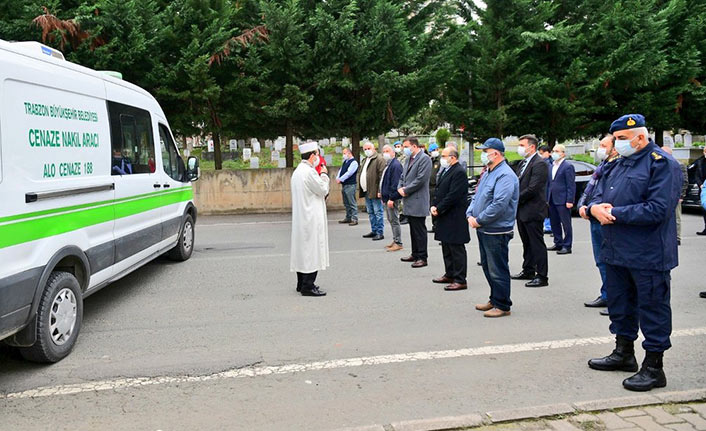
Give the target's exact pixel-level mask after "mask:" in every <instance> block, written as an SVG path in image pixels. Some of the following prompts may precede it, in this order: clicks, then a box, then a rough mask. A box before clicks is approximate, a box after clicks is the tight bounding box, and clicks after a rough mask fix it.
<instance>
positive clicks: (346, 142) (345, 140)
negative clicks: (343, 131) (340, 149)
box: [341, 138, 351, 147]
mask: <svg viewBox="0 0 706 431" xmlns="http://www.w3.org/2000/svg"><path fill="white" fill-rule="evenodd" d="M350 144H351V141H350V139H348V138H343V140H342V141H341V145H343V146H344V147H348V146H350Z"/></svg>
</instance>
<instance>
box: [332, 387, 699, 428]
mask: <svg viewBox="0 0 706 431" xmlns="http://www.w3.org/2000/svg"><path fill="white" fill-rule="evenodd" d="M696 401H706V389H692V390H688V391H673V392H663V393H655V394H649V395H648V394H645V395H633V396H627V397H619V398H606V399H603V400H592V401H576V402H573V403H570V404H569V403H559V404H549V405H542V406H533V407H525V408H517V409H506V410H495V411H489V412H485V413H472V414H468V415H462V416H445V417H439V418H431V419H418V420H408V421H400V422H392V423H389V424H385V425H370V426H363V427H353V428H343V429H339V430H338V431H383V430H384V431H451V430H460V429H472V428H478V427H481V426H485V425H494V424H498V423H506V422H516V421H523V420H531V419H540V418H548V417H556V416H562V415H574V414H581V413H585V412H598V411H606V410H615V409H623V408H629V407H640V406H649V405H658V404H669V403H686V402H696Z"/></svg>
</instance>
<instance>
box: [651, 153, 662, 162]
mask: <svg viewBox="0 0 706 431" xmlns="http://www.w3.org/2000/svg"><path fill="white" fill-rule="evenodd" d="M652 158H653V159H655V160H661V159H662V156H660V155H659V154H657V151H653V152H652Z"/></svg>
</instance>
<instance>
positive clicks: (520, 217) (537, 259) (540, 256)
mask: <svg viewBox="0 0 706 431" xmlns="http://www.w3.org/2000/svg"><path fill="white" fill-rule="evenodd" d="M537 144H538V142H537V137H536V136H534V135H524V136H522V137H520V142H519V144H518V146H517V152H518V153H519V154H520V156H522V157H524V160H523V161H521V162H520V163H519V164H518V165H517V176H518V177H519V179H520V200H519V202H518V205H517V230H518V231H519V233H520V239H522V248H523V255H522V257H523V262H522V272H520V273H519V274H515V275H513V276H512V278H513V279H514V280H530V281H529V282H527V283H526V284H525V286H527V287H543V286H548V285H549V278H548V277H547V270H548V268H547V266H548V265H547V247H546V245H545V244H544V233H543V228H544V219H545V218H546V217H547V178H548V176H549V170H548V169H547V164H546V162H545V161H544V160H543V159H542V158H541V157H540V156H539V154H537Z"/></svg>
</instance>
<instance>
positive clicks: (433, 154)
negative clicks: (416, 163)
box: [431, 150, 439, 157]
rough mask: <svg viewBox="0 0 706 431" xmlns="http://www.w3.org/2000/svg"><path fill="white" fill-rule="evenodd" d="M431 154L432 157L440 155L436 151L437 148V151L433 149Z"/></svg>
mask: <svg viewBox="0 0 706 431" xmlns="http://www.w3.org/2000/svg"><path fill="white" fill-rule="evenodd" d="M431 156H432V157H439V152H438V151H436V150H435V151H432V152H431Z"/></svg>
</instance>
